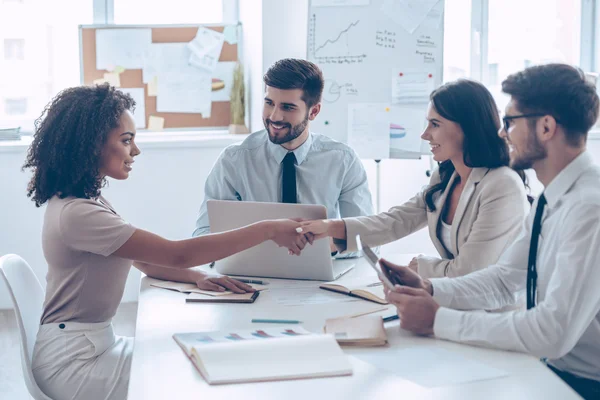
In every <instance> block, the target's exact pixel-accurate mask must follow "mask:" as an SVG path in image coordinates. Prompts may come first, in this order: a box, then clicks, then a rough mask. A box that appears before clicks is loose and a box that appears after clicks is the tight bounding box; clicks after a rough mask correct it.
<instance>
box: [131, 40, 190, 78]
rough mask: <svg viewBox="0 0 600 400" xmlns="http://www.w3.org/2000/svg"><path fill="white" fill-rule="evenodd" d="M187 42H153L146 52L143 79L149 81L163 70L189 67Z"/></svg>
mask: <svg viewBox="0 0 600 400" xmlns="http://www.w3.org/2000/svg"><path fill="white" fill-rule="evenodd" d="M186 46H187V43H153V44H152V45H151V46H149V47H148V49H147V50H146V52H145V53H144V65H143V69H142V80H143V81H144V83H149V82H150V81H152V78H154V77H155V76H158V75H159V74H160V73H161V72H169V71H177V70H179V69H181V68H189V65H188V63H189V60H188V59H189V56H190V52H189V50H187V49H186Z"/></svg>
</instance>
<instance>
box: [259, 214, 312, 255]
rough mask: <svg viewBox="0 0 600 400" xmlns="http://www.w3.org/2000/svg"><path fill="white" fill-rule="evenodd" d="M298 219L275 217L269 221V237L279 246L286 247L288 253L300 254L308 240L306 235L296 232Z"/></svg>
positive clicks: (298, 223)
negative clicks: (275, 218)
mask: <svg viewBox="0 0 600 400" xmlns="http://www.w3.org/2000/svg"><path fill="white" fill-rule="evenodd" d="M299 227H300V221H299V220H293V219H277V220H273V221H270V224H269V239H271V240H272V241H274V242H275V243H277V245H278V246H279V247H287V248H288V249H289V251H290V254H295V255H297V256H299V255H300V253H301V252H302V249H304V246H306V243H307V242H308V238H307V235H305V234H303V233H299V232H298V230H297V229H298V228H299Z"/></svg>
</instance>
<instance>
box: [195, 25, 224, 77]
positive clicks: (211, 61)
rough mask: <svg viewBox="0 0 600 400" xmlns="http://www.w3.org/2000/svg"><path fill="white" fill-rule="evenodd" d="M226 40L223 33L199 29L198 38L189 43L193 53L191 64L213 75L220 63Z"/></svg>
mask: <svg viewBox="0 0 600 400" xmlns="http://www.w3.org/2000/svg"><path fill="white" fill-rule="evenodd" d="M224 40H225V36H224V35H223V34H222V33H221V32H217V31H215V30H213V29H208V28H204V27H200V28H198V33H196V37H195V38H194V39H193V40H192V41H191V42H189V43H188V48H189V49H190V50H191V52H192V54H191V56H190V59H189V62H190V64H191V65H193V66H195V67H198V68H202V69H204V70H206V71H208V72H211V73H212V72H213V71H214V70H215V68H216V67H217V62H219V56H220V55H221V49H222V48H223V41H224Z"/></svg>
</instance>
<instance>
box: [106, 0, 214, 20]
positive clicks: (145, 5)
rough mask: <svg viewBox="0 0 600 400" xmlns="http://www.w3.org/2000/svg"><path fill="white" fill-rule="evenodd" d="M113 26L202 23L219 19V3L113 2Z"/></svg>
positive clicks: (170, 0)
mask: <svg viewBox="0 0 600 400" xmlns="http://www.w3.org/2000/svg"><path fill="white" fill-rule="evenodd" d="M113 1H114V13H115V24H202V23H217V22H221V21H222V20H223V1H222V0H204V1H202V0H193V1H191V0H168V1H165V0H113Z"/></svg>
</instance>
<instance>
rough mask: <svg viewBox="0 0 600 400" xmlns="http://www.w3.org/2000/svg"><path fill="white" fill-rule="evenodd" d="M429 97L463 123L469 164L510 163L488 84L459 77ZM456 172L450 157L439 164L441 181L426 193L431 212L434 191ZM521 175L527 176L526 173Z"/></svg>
mask: <svg viewBox="0 0 600 400" xmlns="http://www.w3.org/2000/svg"><path fill="white" fill-rule="evenodd" d="M430 100H431V103H432V105H433V107H434V108H435V111H436V112H437V113H438V114H440V115H441V116H442V117H444V118H445V119H447V120H450V121H453V122H456V123H457V124H459V125H460V127H461V129H462V131H463V133H464V141H463V160H464V163H465V165H466V166H467V167H471V168H480V167H485V168H498V167H503V166H508V165H509V163H510V155H509V150H508V145H507V144H506V142H505V141H504V139H502V138H500V136H499V135H498V130H499V129H500V116H499V112H498V107H497V106H496V102H495V101H494V97H493V96H492V94H491V93H490V91H489V90H488V89H487V88H486V87H485V86H483V85H482V84H481V83H479V82H476V81H472V80H469V79H459V80H457V81H453V82H449V83H446V84H445V85H442V86H440V87H439V88H437V89H435V90H434V91H433V92H432V93H431V95H430ZM453 172H454V165H453V164H452V162H451V161H450V160H446V161H444V162H442V163H441V164H440V166H439V173H440V179H441V182H440V183H438V184H435V185H433V186H431V187H430V188H428V189H427V190H426V192H425V202H426V204H427V207H428V208H429V210H430V211H434V210H435V209H436V208H435V202H434V200H433V196H434V194H435V193H436V192H439V191H443V190H445V189H446V187H447V186H448V182H449V181H450V178H451V176H452V173H453ZM520 175H521V178H522V179H524V174H523V173H521V174H520Z"/></svg>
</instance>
